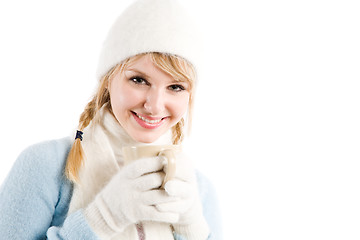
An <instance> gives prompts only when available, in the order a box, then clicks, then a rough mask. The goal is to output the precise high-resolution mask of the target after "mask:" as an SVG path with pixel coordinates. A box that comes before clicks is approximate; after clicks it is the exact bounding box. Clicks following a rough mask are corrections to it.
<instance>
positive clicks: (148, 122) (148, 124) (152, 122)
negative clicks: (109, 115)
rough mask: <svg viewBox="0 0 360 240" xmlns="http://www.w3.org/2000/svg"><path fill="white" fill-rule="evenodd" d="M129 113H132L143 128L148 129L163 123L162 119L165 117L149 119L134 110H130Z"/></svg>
mask: <svg viewBox="0 0 360 240" xmlns="http://www.w3.org/2000/svg"><path fill="white" fill-rule="evenodd" d="M131 113H132V114H133V115H134V117H135V120H136V121H137V122H138V123H139V124H140V125H141V126H142V127H144V128H150V129H153V128H157V127H159V126H160V125H161V124H162V123H163V120H164V119H166V117H163V118H156V119H149V118H146V117H144V116H141V115H139V114H138V113H136V112H133V111H131Z"/></svg>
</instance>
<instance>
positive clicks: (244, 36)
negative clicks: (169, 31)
mask: <svg viewBox="0 0 360 240" xmlns="http://www.w3.org/2000/svg"><path fill="white" fill-rule="evenodd" d="M130 2H131V1H129V0H123V1H120V0H118V1H114V0H113V1H111V0H102V1H73V0H71V1H70V0H63V1H45V0H43V1H40V0H33V1H25V0H19V1H16V0H14V1H10V0H8V1H3V0H2V1H1V2H0V29H1V30H0V31H1V37H0V79H1V84H0V90H1V94H0V111H1V117H0V119H1V124H0V134H1V135H0V136H1V138H0V141H1V142H0V148H1V158H0V182H3V180H4V178H5V177H6V175H7V173H8V171H9V170H10V168H11V166H12V164H13V162H14V161H15V159H16V157H17V156H18V154H19V153H20V152H21V151H22V150H23V149H24V148H25V147H27V146H29V145H31V144H33V143H36V142H39V141H43V140H47V139H53V138H60V137H64V136H67V135H69V134H70V133H71V132H72V130H73V129H74V128H76V125H77V121H78V117H79V114H80V113H81V112H82V110H83V108H84V106H85V104H86V103H87V101H88V100H89V99H90V97H91V95H92V93H93V91H94V88H95V86H96V80H95V77H94V75H95V69H96V64H97V58H98V54H99V51H100V47H101V43H102V41H103V40H104V38H105V35H106V32H107V30H108V29H109V27H110V25H111V24H112V22H113V21H114V19H115V18H116V17H117V15H118V14H119V13H120V12H121V10H122V9H123V8H124V7H125V6H127V5H128V4H129V3H130ZM184 2H185V4H187V5H188V6H190V7H191V9H192V11H193V13H196V16H197V18H198V21H199V23H200V25H201V27H202V29H203V32H204V35H205V50H206V52H205V59H206V61H205V64H204V66H205V70H204V71H203V72H202V73H201V79H200V86H199V90H198V92H197V98H196V108H195V119H194V126H193V131H192V135H191V137H190V139H189V140H188V141H187V145H188V146H189V148H190V150H192V152H193V156H194V158H195V159H196V164H197V166H198V168H199V169H201V171H202V172H203V173H205V174H206V175H207V176H208V177H209V178H210V179H211V180H212V182H213V183H214V185H215V186H216V188H217V191H218V195H219V200H220V204H221V209H222V214H223V225H224V234H225V239H249V240H250V239H277V240H278V239H348V240H349V239H359V237H360V231H359V226H360V204H359V203H360V194H359V190H360V174H359V170H360V169H359V166H358V164H359V155H360V154H359V144H360V140H359V138H360V113H359V105H360V104H359V103H360V87H359V81H360V68H359V67H360V47H359V46H360V44H359V43H360V33H359V31H360V30H359V29H360V17H359V16H360V14H359V12H360V8H359V6H357V5H356V2H357V1H347V0H342V1H340V0H339V1H331V0H329V1H319V0H311V1H308V0H303V1H285V0H284V1H279V0H276V1H265V0H262V1H261V0H252V1H230V0H222V1H196V0H192V1H191V0H184Z"/></svg>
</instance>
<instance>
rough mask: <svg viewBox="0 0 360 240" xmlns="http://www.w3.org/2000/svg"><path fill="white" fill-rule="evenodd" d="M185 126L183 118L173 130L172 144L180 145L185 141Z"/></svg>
mask: <svg viewBox="0 0 360 240" xmlns="http://www.w3.org/2000/svg"><path fill="white" fill-rule="evenodd" d="M184 125H185V121H184V118H182V119H181V120H180V121H179V122H178V123H177V124H176V125H175V126H174V127H173V128H172V129H171V131H172V142H173V144H180V143H181V142H182V140H183V139H184V135H183V132H184V130H183V129H184Z"/></svg>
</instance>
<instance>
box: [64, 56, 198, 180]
mask: <svg viewBox="0 0 360 240" xmlns="http://www.w3.org/2000/svg"><path fill="white" fill-rule="evenodd" d="M144 55H149V56H150V57H151V60H152V62H153V63H154V64H155V65H156V66H158V67H159V68H160V69H161V70H163V71H164V72H166V73H168V74H170V75H171V76H172V77H173V78H174V79H175V80H176V81H187V82H188V83H189V86H190V87H189V92H190V97H189V106H188V116H187V125H188V130H190V125H191V119H192V110H193V95H194V92H195V91H194V88H195V80H196V73H195V69H194V67H193V66H192V65H191V64H190V63H188V62H187V61H186V60H184V59H183V58H180V57H177V56H174V55H169V54H163V53H144V54H140V55H136V56H133V57H130V58H128V59H126V60H125V61H123V62H122V63H120V64H118V65H116V66H115V67H113V68H112V69H110V70H109V71H108V72H107V74H106V75H104V76H103V77H102V78H101V80H100V84H99V87H98V90H97V92H96V94H95V96H94V97H93V98H92V100H91V101H90V102H89V103H88V104H87V105H86V107H85V109H84V111H83V112H82V114H81V115H80V119H79V127H78V130H80V131H83V130H84V129H85V128H86V127H87V126H88V125H89V124H90V123H91V122H93V124H94V123H96V122H98V121H99V120H100V119H98V117H99V115H98V114H97V113H98V112H99V110H100V109H101V108H102V107H106V108H107V109H108V110H109V111H110V112H111V113H112V110H111V104H110V93H109V91H108V88H107V87H108V83H109V81H110V80H111V79H112V77H113V76H114V75H116V74H117V73H118V72H119V71H120V72H122V71H124V69H126V67H127V66H128V65H129V64H131V63H133V62H135V61H137V60H138V59H139V58H141V57H143V56H144ZM184 127H185V120H184V118H182V119H181V120H180V121H179V122H178V123H177V124H176V125H175V126H173V127H172V129H171V131H172V142H173V144H179V143H181V142H182V140H183V137H184ZM84 158H85V154H84V150H83V148H82V146H81V140H80V139H79V138H77V139H75V141H74V143H73V145H72V148H71V150H70V152H69V155H68V158H67V162H66V167H65V175H66V176H67V178H68V179H70V180H71V181H73V182H79V175H78V174H79V170H80V167H81V165H82V163H83V160H84Z"/></svg>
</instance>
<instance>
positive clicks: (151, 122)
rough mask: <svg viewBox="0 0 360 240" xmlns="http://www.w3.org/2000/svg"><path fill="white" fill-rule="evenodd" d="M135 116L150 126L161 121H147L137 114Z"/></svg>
mask: <svg viewBox="0 0 360 240" xmlns="http://www.w3.org/2000/svg"><path fill="white" fill-rule="evenodd" d="M136 116H138V117H139V118H140V119H141V120H143V121H144V122H147V123H150V124H155V123H159V122H160V121H161V119H158V120H149V119H146V118H144V117H142V116H140V115H138V114H136Z"/></svg>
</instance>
